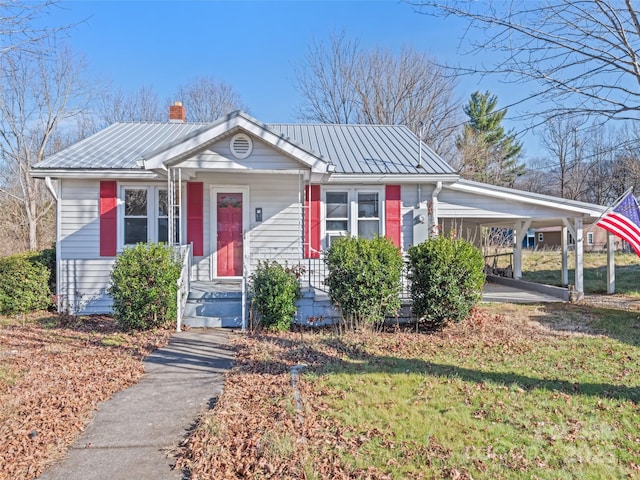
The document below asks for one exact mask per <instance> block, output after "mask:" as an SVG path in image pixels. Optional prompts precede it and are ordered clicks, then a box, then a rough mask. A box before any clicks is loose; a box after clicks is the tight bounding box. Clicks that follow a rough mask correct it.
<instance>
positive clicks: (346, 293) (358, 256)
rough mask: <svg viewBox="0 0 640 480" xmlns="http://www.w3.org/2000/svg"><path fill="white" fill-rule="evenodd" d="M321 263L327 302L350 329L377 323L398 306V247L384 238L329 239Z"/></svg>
mask: <svg viewBox="0 0 640 480" xmlns="http://www.w3.org/2000/svg"><path fill="white" fill-rule="evenodd" d="M325 262H326V264H327V267H328V269H329V275H328V276H327V280H326V283H327V286H328V287H329V297H330V298H331V302H332V303H333V304H334V305H335V306H337V307H339V308H340V309H341V310H342V316H343V321H344V322H346V324H347V326H349V327H351V328H358V327H360V326H361V325H362V324H363V323H364V322H366V323H370V324H375V323H381V322H382V321H383V320H384V318H385V316H392V315H395V314H397V312H398V310H399V308H400V286H401V284H400V282H401V275H402V268H403V261H402V255H401V253H400V250H399V249H398V247H396V246H395V245H394V244H393V242H391V240H389V239H387V238H385V237H376V238H374V239H366V238H358V237H341V238H337V239H335V240H333V242H332V243H331V247H330V248H329V250H328V251H327V254H326V258H325Z"/></svg>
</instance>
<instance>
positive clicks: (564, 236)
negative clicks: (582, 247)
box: [560, 225, 569, 287]
mask: <svg viewBox="0 0 640 480" xmlns="http://www.w3.org/2000/svg"><path fill="white" fill-rule="evenodd" d="M560 233H561V243H560V245H561V248H562V252H561V253H562V286H563V287H568V286H569V231H568V230H567V227H566V225H562V227H560Z"/></svg>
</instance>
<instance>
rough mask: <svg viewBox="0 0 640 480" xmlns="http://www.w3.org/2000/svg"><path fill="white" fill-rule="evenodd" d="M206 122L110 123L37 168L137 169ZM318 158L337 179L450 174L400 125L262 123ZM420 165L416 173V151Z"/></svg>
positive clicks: (445, 165)
mask: <svg viewBox="0 0 640 480" xmlns="http://www.w3.org/2000/svg"><path fill="white" fill-rule="evenodd" d="M211 125H213V124H206V123H116V124H113V125H111V126H110V127H107V128H105V129H104V130H102V131H100V132H98V133H96V134H94V135H92V136H90V137H88V138H86V139H84V140H82V141H80V142H78V143H76V144H74V145H72V146H70V147H69V148H67V149H65V150H63V151H61V152H59V153H57V154H55V155H52V156H50V157H48V158H47V159H45V160H44V161H43V162H41V163H40V164H38V165H36V166H35V167H34V168H35V169H36V170H37V169H140V167H139V166H138V163H137V162H138V161H139V160H141V159H142V158H144V157H145V156H146V155H148V154H150V153H151V152H154V151H158V150H161V149H162V148H163V147H166V146H169V145H172V144H175V143H176V142H180V141H181V140H182V139H187V138H189V137H190V136H192V135H194V134H196V133H197V132H198V131H199V130H200V129H206V128H209V127H210V126H211ZM262 125H263V126H264V127H265V128H268V129H270V130H272V131H273V132H274V133H276V134H280V135H282V136H284V137H285V138H288V139H289V140H290V141H291V142H293V143H295V144H297V145H299V146H300V147H302V148H304V149H305V150H307V151H309V152H312V153H314V154H316V155H317V156H321V157H323V158H324V159H325V160H327V161H329V162H331V163H333V164H334V165H335V166H336V169H335V172H336V173H341V174H431V175H438V174H448V175H451V174H455V171H454V170H453V169H452V168H451V166H449V165H448V164H447V163H446V162H445V161H444V160H443V159H442V158H440V157H439V156H438V155H437V154H436V153H435V152H433V150H431V149H430V148H429V147H428V146H427V145H425V144H424V143H421V142H419V141H418V138H417V137H416V135H414V134H413V133H412V132H411V131H410V130H409V129H408V128H406V127H404V126H385V125H321V124H319V125H305V124H282V123H281V124H262ZM419 144H420V145H421V148H422V165H423V168H418V167H417V164H418V157H419V150H418V145H419Z"/></svg>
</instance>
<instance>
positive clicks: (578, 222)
mask: <svg viewBox="0 0 640 480" xmlns="http://www.w3.org/2000/svg"><path fill="white" fill-rule="evenodd" d="M574 225H575V231H576V234H575V236H574V238H575V242H576V271H575V273H576V282H575V283H576V285H575V288H576V290H575V294H576V297H575V300H577V301H579V300H582V299H583V298H584V262H583V254H584V240H583V236H582V233H583V232H582V218H575V219H574Z"/></svg>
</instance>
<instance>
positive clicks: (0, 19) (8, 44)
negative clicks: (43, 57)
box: [0, 0, 68, 58]
mask: <svg viewBox="0 0 640 480" xmlns="http://www.w3.org/2000/svg"><path fill="white" fill-rule="evenodd" d="M57 3H58V1H57V0H43V1H39V2H29V1H25V0H1V1H0V58H2V57H4V56H5V55H7V54H9V53H12V52H22V53H23V54H24V53H27V52H31V53H41V52H40V50H39V49H38V48H37V46H36V45H37V43H38V42H40V41H42V40H44V39H45V38H49V37H51V36H52V35H54V34H55V33H56V32H59V31H61V30H64V29H65V28H68V27H67V26H60V27H52V26H38V24H37V20H39V19H40V18H42V17H43V16H45V15H47V14H48V13H49V11H50V9H51V8H52V7H53V6H55V5H56V4H57Z"/></svg>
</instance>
